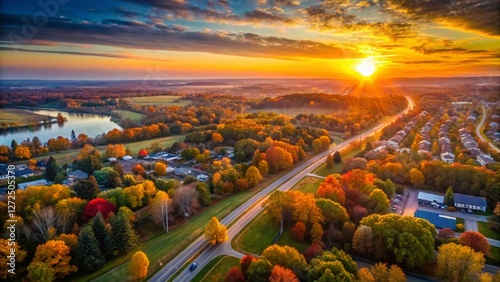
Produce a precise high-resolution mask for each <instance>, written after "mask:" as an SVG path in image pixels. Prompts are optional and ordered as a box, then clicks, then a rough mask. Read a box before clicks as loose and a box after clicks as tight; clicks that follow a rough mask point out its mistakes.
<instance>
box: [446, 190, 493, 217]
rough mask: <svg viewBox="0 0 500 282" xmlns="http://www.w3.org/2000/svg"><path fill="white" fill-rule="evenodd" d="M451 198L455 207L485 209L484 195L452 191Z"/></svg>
mask: <svg viewBox="0 0 500 282" xmlns="http://www.w3.org/2000/svg"><path fill="white" fill-rule="evenodd" d="M453 200H454V201H455V207H456V208H461V209H471V210H476V211H483V212H484V211H486V207H487V204H486V199H485V198H484V197H476V196H469V195H464V194H459V193H454V194H453Z"/></svg>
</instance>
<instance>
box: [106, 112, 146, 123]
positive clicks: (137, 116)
mask: <svg viewBox="0 0 500 282" xmlns="http://www.w3.org/2000/svg"><path fill="white" fill-rule="evenodd" d="M112 113H114V114H118V115H119V116H120V118H121V119H124V118H129V119H130V120H132V121H135V122H140V121H141V120H142V118H143V117H144V115H143V114H141V113H136V112H131V111H124V110H114V111H112Z"/></svg>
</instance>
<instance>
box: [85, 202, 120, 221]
mask: <svg viewBox="0 0 500 282" xmlns="http://www.w3.org/2000/svg"><path fill="white" fill-rule="evenodd" d="M98 212H100V213H101V214H102V216H103V217H104V218H107V217H108V214H109V213H110V212H113V213H115V212H116V205H114V204H112V203H110V202H108V201H107V200H106V199H103V198H96V199H93V200H92V201H90V202H89V203H88V204H87V206H85V210H84V212H83V218H84V220H89V219H91V218H93V217H94V216H95V215H96V214H97V213H98Z"/></svg>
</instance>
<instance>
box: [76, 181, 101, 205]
mask: <svg viewBox="0 0 500 282" xmlns="http://www.w3.org/2000/svg"><path fill="white" fill-rule="evenodd" d="M73 190H75V192H76V195H77V196H78V198H81V199H85V200H92V199H94V198H95V197H96V196H97V194H98V193H99V192H100V189H99V185H98V184H97V181H96V179H95V177H94V176H93V175H91V176H89V178H87V179H80V180H79V181H78V182H77V183H76V184H75V185H74V186H73Z"/></svg>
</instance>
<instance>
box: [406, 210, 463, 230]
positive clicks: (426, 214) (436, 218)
mask: <svg viewBox="0 0 500 282" xmlns="http://www.w3.org/2000/svg"><path fill="white" fill-rule="evenodd" d="M414 216H415V217H418V218H422V219H426V220H428V221H429V222H430V223H432V224H434V226H436V227H438V228H450V229H455V228H456V223H457V219H456V218H455V217H452V216H446V215H442V214H438V213H434V212H430V211H424V210H417V211H416V212H415V215H414Z"/></svg>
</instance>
